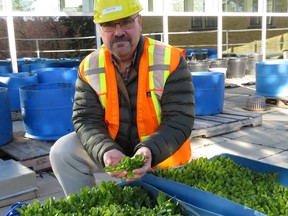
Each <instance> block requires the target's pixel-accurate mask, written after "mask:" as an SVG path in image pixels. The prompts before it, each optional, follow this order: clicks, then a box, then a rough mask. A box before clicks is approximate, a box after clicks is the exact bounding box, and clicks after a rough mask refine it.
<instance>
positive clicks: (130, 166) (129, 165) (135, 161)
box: [105, 155, 145, 179]
mask: <svg viewBox="0 0 288 216" xmlns="http://www.w3.org/2000/svg"><path fill="white" fill-rule="evenodd" d="M144 163H145V157H144V156H143V155H135V156H134V157H128V156H126V157H124V158H122V159H121V161H120V163H119V164H118V165H116V166H106V167H105V171H106V172H114V171H124V170H125V171H127V172H128V173H127V175H126V176H124V177H123V179H126V178H127V177H129V178H134V174H133V172H132V171H133V170H134V169H138V168H141V167H142V166H143V165H144Z"/></svg>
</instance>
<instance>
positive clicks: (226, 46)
mask: <svg viewBox="0 0 288 216" xmlns="http://www.w3.org/2000/svg"><path fill="white" fill-rule="evenodd" d="M287 30H288V28H275V29H267V31H287ZM208 32H209V33H213V32H215V33H216V32H217V30H214V31H188V32H169V35H187V34H206V33H208ZM223 32H224V33H225V39H226V40H225V43H223V44H222V48H223V49H224V50H226V52H227V51H228V50H229V48H233V47H238V46H245V45H248V44H250V45H251V46H250V47H254V50H252V51H253V52H257V51H259V50H257V47H259V46H261V40H259V41H253V42H249V43H230V41H229V33H235V32H261V29H245V30H223ZM144 35H147V36H156V35H158V36H160V38H161V39H163V36H164V34H163V33H147V34H144ZM87 39H95V43H96V37H95V36H88V37H73V38H72V37H66V38H31V39H16V41H32V42H34V43H35V47H36V50H34V51H33V50H32V51H30V52H32V53H36V55H37V57H38V58H41V53H66V52H69V53H71V52H87V51H93V50H95V49H93V48H90V49H55V50H44V49H41V47H40V45H39V43H40V42H41V41H68V40H87ZM0 40H7V41H8V38H7V37H4V38H3V37H2V38H0ZM266 44H267V46H268V45H273V44H274V45H280V46H282V47H283V46H284V45H286V46H285V47H288V41H286V42H284V41H280V42H269V40H267V42H266ZM209 46H210V47H211V48H217V44H209ZM178 47H182V48H184V47H185V48H201V47H207V44H193V45H190V44H187V45H180V46H178ZM277 51H278V52H281V51H280V50H277ZM1 52H2V53H9V50H1ZM21 52H26V51H22V50H17V53H21Z"/></svg>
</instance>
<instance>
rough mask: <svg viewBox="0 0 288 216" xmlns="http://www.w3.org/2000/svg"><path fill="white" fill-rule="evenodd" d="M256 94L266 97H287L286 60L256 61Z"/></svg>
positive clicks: (287, 77) (287, 66)
mask: <svg viewBox="0 0 288 216" xmlns="http://www.w3.org/2000/svg"><path fill="white" fill-rule="evenodd" d="M256 94H257V95H261V96H266V97H279V98H280V97H284V98H286V97H288V61H287V60H271V61H264V62H256Z"/></svg>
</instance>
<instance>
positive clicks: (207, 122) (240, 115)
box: [191, 110, 262, 138]
mask: <svg viewBox="0 0 288 216" xmlns="http://www.w3.org/2000/svg"><path fill="white" fill-rule="evenodd" d="M261 124H262V115H261V114H257V113H251V112H237V111H230V110H229V111H227V110H225V111H224V112H222V113H220V114H216V115H207V116H196V118H195V122H194V127H193V130H192V133H191V138H193V137H207V138H208V137H213V136H217V135H221V134H225V133H230V132H234V131H237V130H240V129H241V128H242V127H245V126H253V127H255V126H259V125H261Z"/></svg>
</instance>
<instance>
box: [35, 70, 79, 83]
mask: <svg viewBox="0 0 288 216" xmlns="http://www.w3.org/2000/svg"><path fill="white" fill-rule="evenodd" d="M32 72H33V73H36V74H37V75H38V82H39V83H62V82H65V83H66V82H71V83H75V81H76V79H77V72H78V70H77V68H68V67H49V68H41V69H36V70H32Z"/></svg>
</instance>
